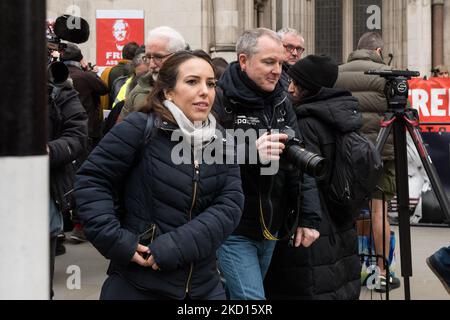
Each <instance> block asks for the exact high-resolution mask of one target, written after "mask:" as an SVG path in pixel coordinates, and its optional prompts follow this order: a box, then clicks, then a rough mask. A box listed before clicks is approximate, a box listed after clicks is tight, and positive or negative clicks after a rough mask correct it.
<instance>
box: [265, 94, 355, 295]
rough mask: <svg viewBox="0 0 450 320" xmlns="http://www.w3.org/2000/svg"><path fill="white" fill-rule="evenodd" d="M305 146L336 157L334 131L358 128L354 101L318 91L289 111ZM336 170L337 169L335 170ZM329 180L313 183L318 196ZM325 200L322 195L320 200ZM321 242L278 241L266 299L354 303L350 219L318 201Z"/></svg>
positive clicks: (325, 155) (332, 157)
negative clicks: (293, 243) (304, 244)
mask: <svg viewBox="0 0 450 320" xmlns="http://www.w3.org/2000/svg"><path fill="white" fill-rule="evenodd" d="M294 109H295V111H296V114H297V117H298V122H299V128H300V131H301V132H302V135H303V138H304V141H305V144H306V148H307V149H308V150H310V151H312V152H315V153H317V154H320V155H322V156H323V157H325V158H326V159H327V160H329V161H330V163H331V166H330V168H331V169H333V167H332V163H333V159H334V154H335V135H334V134H333V132H334V130H336V131H339V132H347V131H354V130H357V129H359V128H360V127H361V125H362V118H361V114H360V113H359V112H358V102H357V100H356V99H355V98H353V97H352V95H351V94H350V92H347V91H343V90H336V89H322V91H320V92H319V94H318V95H316V96H314V97H311V98H309V99H307V100H304V101H302V104H301V105H299V106H295V107H294ZM335 170H339V169H338V168H335ZM329 178H330V171H329V172H328V176H327V177H326V178H325V179H324V180H323V181H319V182H318V187H319V190H321V192H325V186H326V184H327V181H328V180H329ZM324 198H325V197H322V199H324ZM322 207H323V208H324V210H323V211H324V212H329V214H324V215H323V218H322V225H321V228H320V238H319V239H318V240H317V241H316V242H315V243H314V244H313V245H312V246H311V247H310V248H303V247H301V248H291V247H289V246H288V244H287V243H285V242H284V243H283V242H282V243H278V244H277V247H276V249H275V253H274V255H273V258H272V264H271V267H270V269H269V272H268V275H267V277H266V282H265V284H266V289H267V296H268V298H270V299H313V300H336V299H338V300H355V299H358V298H359V293H360V269H361V265H360V260H359V256H358V239H357V234H356V230H355V221H354V220H353V219H352V218H351V217H352V215H351V214H349V215H347V214H345V212H337V211H336V210H334V209H335V208H333V207H331V206H330V205H328V204H327V203H326V202H325V201H322Z"/></svg>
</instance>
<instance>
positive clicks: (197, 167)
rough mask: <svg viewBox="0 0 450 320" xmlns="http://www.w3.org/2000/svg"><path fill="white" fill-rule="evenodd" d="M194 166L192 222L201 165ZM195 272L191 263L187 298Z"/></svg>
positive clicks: (190, 212)
mask: <svg viewBox="0 0 450 320" xmlns="http://www.w3.org/2000/svg"><path fill="white" fill-rule="evenodd" d="M194 166H195V168H194V170H195V172H194V178H193V181H194V190H193V195H192V204H191V209H190V210H189V221H191V220H192V211H193V210H194V207H195V203H196V201H197V188H198V182H199V180H200V165H199V163H198V161H197V160H196V161H194ZM193 271H194V263H191V268H190V270H189V277H188V280H187V283H186V295H185V298H186V296H187V295H188V294H189V285H190V282H191V278H192V273H193Z"/></svg>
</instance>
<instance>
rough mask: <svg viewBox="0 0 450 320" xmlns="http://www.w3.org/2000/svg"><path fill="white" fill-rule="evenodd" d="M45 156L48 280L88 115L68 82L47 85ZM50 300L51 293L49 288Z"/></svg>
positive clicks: (69, 206)
mask: <svg viewBox="0 0 450 320" xmlns="http://www.w3.org/2000/svg"><path fill="white" fill-rule="evenodd" d="M48 93H49V97H48V102H49V103H48V106H49V121H48V124H49V127H48V136H49V142H48V153H49V157H50V197H51V198H50V280H51V282H50V283H52V282H53V272H54V264H55V255H56V242H57V241H56V240H57V236H58V234H59V233H60V232H62V230H63V217H62V215H70V214H71V210H73V209H74V206H75V203H74V201H73V198H72V192H71V191H73V182H74V179H75V168H74V164H73V162H74V161H76V160H77V159H78V158H80V156H82V155H84V153H85V150H86V144H87V131H88V123H87V121H88V120H87V115H86V112H85V111H84V108H83V106H82V105H81V103H80V100H79V99H78V93H77V92H76V91H75V89H74V88H73V87H72V85H71V84H70V83H69V81H64V82H62V83H54V82H51V81H50V82H49V84H48ZM51 288H52V285H51V286H50V290H51V297H53V290H52V289H51Z"/></svg>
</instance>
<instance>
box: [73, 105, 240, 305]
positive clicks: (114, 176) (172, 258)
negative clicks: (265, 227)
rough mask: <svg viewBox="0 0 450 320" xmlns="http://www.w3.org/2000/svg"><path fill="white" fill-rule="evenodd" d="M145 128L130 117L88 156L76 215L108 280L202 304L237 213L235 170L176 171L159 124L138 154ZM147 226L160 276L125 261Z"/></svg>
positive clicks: (139, 118)
mask: <svg viewBox="0 0 450 320" xmlns="http://www.w3.org/2000/svg"><path fill="white" fill-rule="evenodd" d="M146 123H147V115H145V114H141V113H134V114H132V115H130V116H129V117H127V118H126V120H125V121H124V122H122V123H121V124H119V125H117V126H115V127H114V128H113V129H112V130H111V131H110V133H109V134H108V135H106V137H105V138H104V139H103V140H102V141H101V142H100V144H99V146H98V147H97V148H96V149H95V150H94V151H93V153H92V154H91V156H90V157H89V159H88V160H87V161H86V162H85V164H84V165H83V167H82V168H81V169H80V171H79V172H78V174H77V180H76V197H77V204H78V207H79V215H80V218H81V219H82V220H83V222H84V225H85V232H86V236H87V237H88V239H89V240H90V241H91V242H92V243H93V244H94V246H95V247H96V248H97V249H98V250H99V251H100V253H102V254H103V255H104V256H105V257H106V258H108V259H110V260H111V266H110V269H109V273H110V274H111V273H118V274H120V275H122V277H124V278H125V279H127V280H128V281H129V282H130V283H132V284H134V285H135V286H136V287H138V288H141V289H144V290H150V291H152V292H154V293H156V294H159V295H163V296H165V297H168V298H171V299H184V298H185V297H186V296H189V297H190V298H192V299H204V298H205V297H207V294H208V293H209V292H210V291H211V290H212V289H214V288H216V286H217V285H218V284H219V281H220V277H219V273H218V271H217V265H216V254H215V253H216V250H217V249H218V248H219V246H220V245H221V244H222V243H223V242H224V241H225V239H226V238H227V237H228V236H229V235H230V234H231V233H232V232H233V230H234V229H235V228H236V226H237V225H238V223H239V220H240V217H241V214H242V207H243V203H244V196H243V192H242V187H241V179H240V172H239V167H238V166H237V165H204V164H201V165H199V166H198V167H197V166H194V165H193V164H182V165H175V164H173V162H172V160H171V152H172V149H173V147H174V146H175V145H176V144H177V142H172V141H171V133H172V132H173V130H174V129H176V128H175V127H173V126H171V125H170V124H167V123H162V122H161V121H160V120H158V119H156V120H155V124H154V129H153V134H152V137H151V139H150V141H149V142H148V143H147V144H146V145H145V144H144V147H142V142H141V141H142V138H143V136H144V131H145V127H146ZM140 148H141V149H143V151H141V152H140V151H139V149H140ZM139 157H140V159H139ZM121 188H123V189H124V191H123V194H124V206H125V210H126V214H124V215H123V216H118V215H117V212H115V210H114V201H113V195H114V192H116V191H117V190H120V189H121ZM152 226H155V227H156V228H155V233H154V235H153V241H152V243H151V244H150V245H149V247H150V250H151V252H152V254H153V256H154V258H155V260H156V263H157V264H158V265H159V267H160V268H161V270H162V271H153V270H151V269H148V268H142V267H140V266H138V265H137V264H135V263H131V262H130V261H131V259H132V257H133V255H134V253H135V250H136V248H137V245H138V241H139V235H140V234H142V233H144V232H145V231H146V230H148V229H150V228H151V227H152Z"/></svg>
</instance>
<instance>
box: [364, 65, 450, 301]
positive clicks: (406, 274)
mask: <svg viewBox="0 0 450 320" xmlns="http://www.w3.org/2000/svg"><path fill="white" fill-rule="evenodd" d="M365 74H367V75H377V76H380V77H382V78H385V79H386V81H387V82H386V88H385V95H386V98H387V101H388V111H387V112H386V114H385V117H384V120H383V121H382V124H381V131H380V134H379V136H378V139H377V142H376V148H377V150H378V151H379V152H380V153H381V151H382V150H383V148H384V146H385V144H386V141H387V139H388V137H389V135H390V133H391V131H394V149H395V172H396V187H397V203H398V217H399V233H400V257H401V271H402V277H403V279H404V288H405V300H411V290H410V282H409V278H410V277H412V262H411V230H410V220H409V219H410V217H409V184H408V183H409V181H408V159H407V143H406V131H408V132H409V134H410V135H411V138H412V140H413V141H414V145H415V146H416V149H417V151H418V153H419V156H420V159H421V160H422V163H423V166H424V168H425V171H426V172H427V174H428V177H429V179H430V182H431V185H432V187H433V191H434V192H435V194H436V198H437V199H438V202H439V205H440V207H441V210H442V212H443V213H444V214H445V215H446V216H447V218H448V219H449V221H450V206H449V201H448V198H447V195H446V194H445V191H444V188H443V187H442V184H441V181H440V179H439V176H438V174H437V171H436V168H435V167H434V165H433V162H432V161H431V157H430V156H429V154H428V152H427V150H426V148H425V145H424V143H423V140H422V136H421V135H420V131H419V114H418V112H417V110H414V109H412V108H409V107H408V94H409V86H408V80H410V79H411V78H412V77H418V76H420V73H418V72H412V71H394V70H392V71H391V70H387V71H368V72H366V73H365ZM383 239H384V236H383ZM387 279H388V281H387V282H388V283H389V275H388V277H387Z"/></svg>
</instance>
